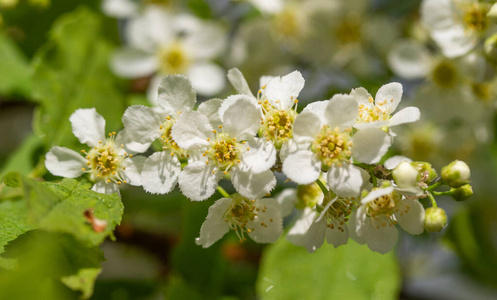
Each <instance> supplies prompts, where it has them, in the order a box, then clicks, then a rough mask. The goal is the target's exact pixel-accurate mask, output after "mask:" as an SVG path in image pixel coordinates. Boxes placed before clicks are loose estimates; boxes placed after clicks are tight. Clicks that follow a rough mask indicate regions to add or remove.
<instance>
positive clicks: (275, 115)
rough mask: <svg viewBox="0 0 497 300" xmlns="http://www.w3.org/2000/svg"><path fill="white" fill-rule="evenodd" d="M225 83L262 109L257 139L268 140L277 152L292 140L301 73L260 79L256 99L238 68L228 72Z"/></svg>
mask: <svg viewBox="0 0 497 300" xmlns="http://www.w3.org/2000/svg"><path fill="white" fill-rule="evenodd" d="M228 80H229V81H230V83H231V85H233V87H234V88H235V90H236V91H237V92H238V93H240V94H244V95H247V96H250V97H253V98H254V99H255V100H256V101H257V103H258V105H259V106H260V108H261V110H262V122H261V127H260V128H259V136H260V137H262V138H265V139H267V140H270V141H271V142H272V143H273V144H274V145H275V147H276V149H281V148H282V146H283V145H284V144H285V143H287V142H288V141H289V140H290V139H291V138H292V129H293V123H294V120H295V117H296V116H297V112H296V103H298V100H297V97H298V96H299V93H300V91H301V90H302V88H303V87H304V83H305V80H304V77H302V74H300V72H299V71H293V72H292V73H290V74H287V75H285V76H282V77H269V76H263V77H261V79H260V89H259V91H258V92H257V97H255V96H254V95H253V94H252V92H251V91H250V88H249V86H248V84H247V81H246V80H245V78H244V77H243V74H242V73H241V72H240V71H239V70H238V69H236V68H234V69H231V70H229V71H228Z"/></svg>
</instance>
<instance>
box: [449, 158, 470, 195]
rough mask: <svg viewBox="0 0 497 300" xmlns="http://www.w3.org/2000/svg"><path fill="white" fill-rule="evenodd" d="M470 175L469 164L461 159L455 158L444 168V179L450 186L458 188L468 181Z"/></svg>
mask: <svg viewBox="0 0 497 300" xmlns="http://www.w3.org/2000/svg"><path fill="white" fill-rule="evenodd" d="M470 176H471V172H470V170H469V167H468V165H467V164H466V163H465V162H463V161H460V160H454V161H453V162H451V163H450V164H448V165H446V166H445V167H443V168H442V179H443V181H444V182H445V183H446V184H447V185H448V186H450V187H454V188H458V187H460V186H462V185H464V184H466V183H468V182H469V177H470Z"/></svg>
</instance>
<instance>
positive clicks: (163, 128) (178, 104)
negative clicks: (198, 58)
mask: <svg viewBox="0 0 497 300" xmlns="http://www.w3.org/2000/svg"><path fill="white" fill-rule="evenodd" d="M195 103H196V93H195V90H194V89H193V88H192V86H191V83H190V81H189V80H188V79H187V78H186V77H184V76H182V75H174V76H172V75H171V76H165V77H163V78H162V79H161V82H160V85H159V97H158V105H159V106H158V107H155V108H150V107H146V106H141V105H134V106H131V107H129V108H128V109H127V110H126V112H125V113H124V116H123V123H124V127H125V128H126V130H127V132H128V133H129V134H130V135H132V136H134V137H135V140H136V141H137V142H142V143H151V142H153V141H154V140H156V139H159V141H160V143H161V146H162V150H163V151H162V152H157V153H154V154H152V156H150V157H149V158H148V159H147V161H146V162H145V166H147V168H146V170H144V172H142V181H143V188H144V189H145V191H147V192H150V193H159V194H166V193H169V192H170V191H171V190H172V189H173V188H174V187H175V186H176V183H177V181H178V177H179V174H180V171H181V163H180V160H186V158H187V156H188V154H187V152H186V150H184V149H182V148H180V147H178V145H177V144H176V142H175V141H174V140H173V138H172V136H171V129H172V127H173V125H174V124H175V123H176V119H177V118H178V117H179V116H180V115H181V113H183V112H188V111H191V110H192V109H193V107H194V105H195ZM220 105H221V101H220V100H215V99H214V100H209V101H206V102H204V103H202V104H201V105H200V107H199V110H200V111H202V112H205V113H206V114H209V112H210V111H214V112H216V115H217V110H218V109H219V106H220ZM212 119H213V120H212V121H213V122H215V117H214V118H212Z"/></svg>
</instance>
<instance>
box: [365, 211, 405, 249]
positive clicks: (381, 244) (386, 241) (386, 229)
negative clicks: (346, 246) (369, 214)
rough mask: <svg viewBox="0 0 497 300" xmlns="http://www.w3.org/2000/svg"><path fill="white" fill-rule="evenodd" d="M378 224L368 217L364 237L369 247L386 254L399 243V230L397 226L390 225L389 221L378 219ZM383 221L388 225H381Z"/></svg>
mask: <svg viewBox="0 0 497 300" xmlns="http://www.w3.org/2000/svg"><path fill="white" fill-rule="evenodd" d="M375 223H378V224H377V225H376V226H375V224H373V223H372V222H371V218H367V219H366V222H365V226H364V235H363V237H364V238H365V240H366V243H367V244H368V247H369V249H371V250H373V251H376V252H379V253H381V254H385V253H387V252H389V251H390V250H392V249H393V247H394V246H395V244H396V243H397V239H398V236H399V232H398V230H397V228H396V227H395V226H393V225H392V226H390V225H389V224H390V223H389V221H388V220H387V221H385V222H383V220H381V219H379V220H376V222H375ZM381 223H386V224H387V225H386V226H381Z"/></svg>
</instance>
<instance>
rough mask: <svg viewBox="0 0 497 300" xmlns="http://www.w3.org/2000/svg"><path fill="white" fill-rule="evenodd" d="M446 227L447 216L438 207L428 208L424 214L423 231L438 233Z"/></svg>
mask: <svg viewBox="0 0 497 300" xmlns="http://www.w3.org/2000/svg"><path fill="white" fill-rule="evenodd" d="M445 226H447V214H445V210H443V209H442V208H440V207H430V208H428V209H427V210H426V212H425V229H426V231H428V232H439V231H441V230H442V229H444V228H445Z"/></svg>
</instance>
